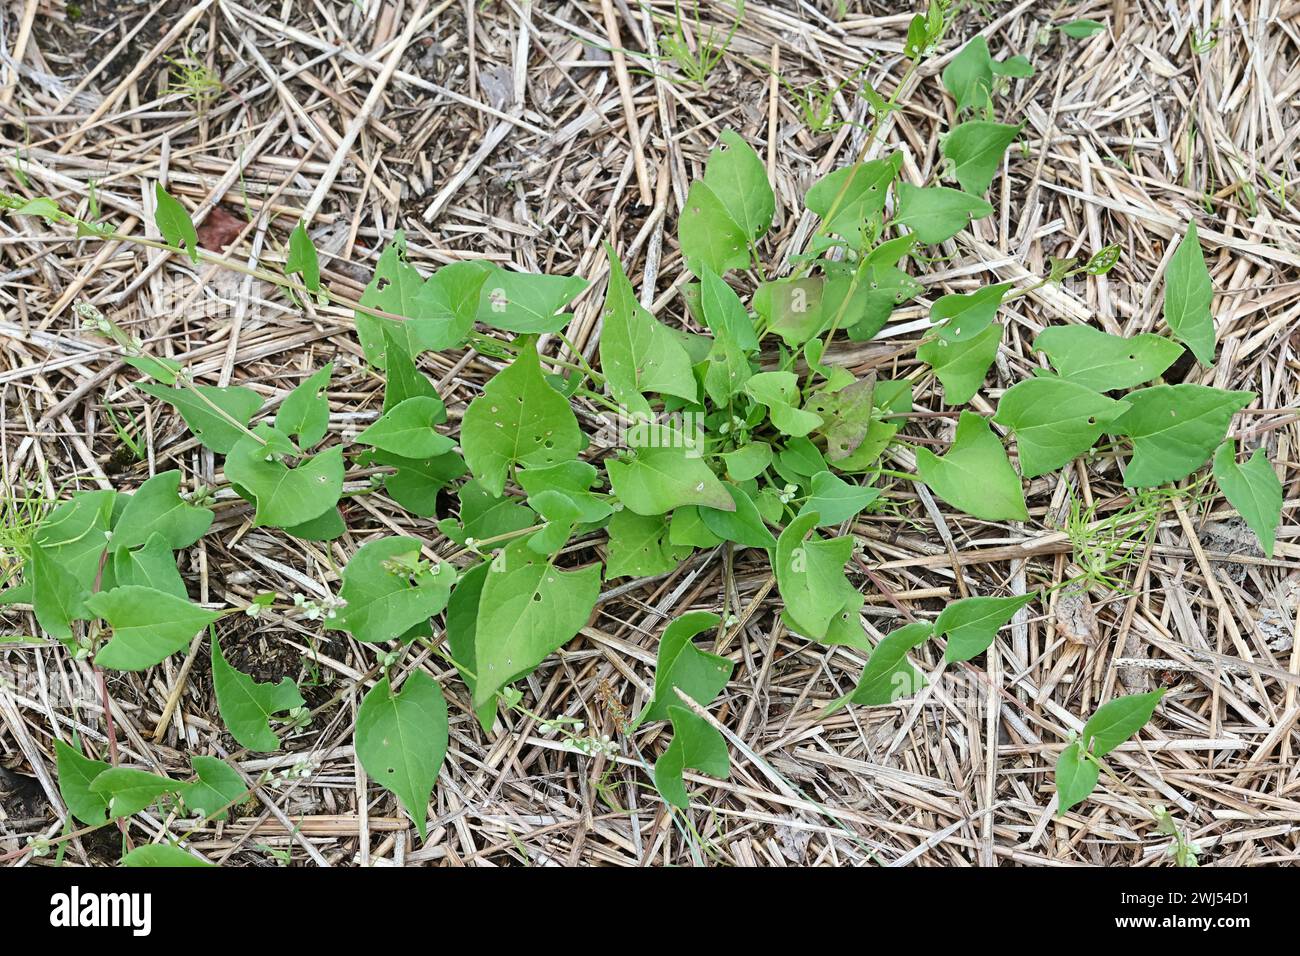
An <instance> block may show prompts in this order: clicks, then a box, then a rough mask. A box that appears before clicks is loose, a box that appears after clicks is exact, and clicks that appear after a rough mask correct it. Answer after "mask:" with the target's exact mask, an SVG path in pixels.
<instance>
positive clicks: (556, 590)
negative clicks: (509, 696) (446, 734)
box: [474, 541, 600, 709]
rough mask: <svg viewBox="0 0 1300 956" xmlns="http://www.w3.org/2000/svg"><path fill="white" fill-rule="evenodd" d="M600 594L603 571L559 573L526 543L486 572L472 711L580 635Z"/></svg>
mask: <svg viewBox="0 0 1300 956" xmlns="http://www.w3.org/2000/svg"><path fill="white" fill-rule="evenodd" d="M599 591H600V567H599V565H592V566H590V567H586V568H582V569H581V570H578V571H561V570H560V569H559V568H557V567H556V566H555V564H554V559H548V558H544V557H542V556H541V555H539V554H537V553H536V552H535V551H533V550H532V549H531V548H529V547H528V543H527V542H526V541H512V542H511V543H510V544H508V545H506V547H505V548H504V549H502V550H501V551H500V552H499V553H498V554H497V556H496V557H495V558H493V560H492V561H491V562H490V564H489V566H488V572H487V578H486V579H485V581H484V583H483V595H482V598H481V599H480V601H479V616H478V623H477V626H476V633H475V635H474V657H475V661H476V663H477V669H478V681H477V683H476V685H475V687H474V706H475V708H476V709H477V708H478V707H479V706H481V705H483V704H485V703H486V702H488V701H490V700H492V699H493V698H494V697H495V696H496V693H497V691H499V690H501V688H503V687H505V686H506V685H507V684H510V683H512V682H513V681H516V680H518V679H519V678H520V677H522V676H524V675H525V674H529V673H531V672H532V670H533V668H535V667H536V666H537V665H538V664H540V663H541V662H542V661H543V660H545V659H546V657H547V656H548V655H549V654H550V653H551V652H553V651H554V650H555V649H556V648H558V647H560V646H561V645H563V644H565V643H567V642H568V641H569V640H571V639H572V638H573V636H574V635H575V634H577V633H578V631H579V629H581V628H582V627H583V626H584V625H585V624H586V623H587V618H588V617H590V616H591V610H592V608H593V607H595V605H596V596H597V594H598V593H599Z"/></svg>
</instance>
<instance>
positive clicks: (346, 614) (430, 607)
mask: <svg viewBox="0 0 1300 956" xmlns="http://www.w3.org/2000/svg"><path fill="white" fill-rule="evenodd" d="M455 580H456V569H455V568H454V567H452V566H451V565H450V564H447V563H446V562H443V561H438V560H437V559H434V561H433V562H432V566H430V563H429V562H425V561H423V560H422V559H421V557H420V542H419V541H418V540H416V539H415V538H401V537H388V538H380V539H379V540H377V541H371V542H369V543H368V544H365V545H362V547H361V548H360V549H358V551H357V553H356V554H354V555H353V556H352V559H351V560H350V561H348V563H347V567H345V568H344V569H343V586H342V588H340V589H339V597H340V598H342V599H343V600H344V601H345V602H347V603H346V604H345V605H344V607H343V608H342V609H341V610H339V611H337V612H336V613H335V617H334V618H333V619H332V620H327V621H326V623H325V626H326V627H327V628H331V629H335V630H341V631H347V632H348V633H349V634H351V635H352V636H353V637H355V638H356V639H357V640H359V641H364V642H368V643H379V642H381V641H390V640H393V639H395V638H399V637H400V638H403V639H409V638H413V637H416V636H419V635H427V634H429V633H431V631H430V629H429V618H431V617H433V615H435V614H437V613H438V612H439V611H441V610H442V609H443V608H444V607H446V606H447V598H448V597H450V596H451V586H452V584H453V583H455Z"/></svg>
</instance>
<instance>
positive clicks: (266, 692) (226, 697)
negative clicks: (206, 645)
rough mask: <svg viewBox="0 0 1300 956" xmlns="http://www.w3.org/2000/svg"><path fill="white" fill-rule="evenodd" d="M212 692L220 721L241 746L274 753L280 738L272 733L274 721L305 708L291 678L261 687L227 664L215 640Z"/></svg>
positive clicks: (278, 746) (277, 748)
mask: <svg viewBox="0 0 1300 956" xmlns="http://www.w3.org/2000/svg"><path fill="white" fill-rule="evenodd" d="M212 689H213V691H215V692H216V695H217V709H218V710H219V711H220V712H221V722H222V723H224V724H225V725H226V729H227V730H229V731H230V736H232V737H234V738H235V740H236V741H238V743H239V745H240V746H241V747H247V748H248V749H249V750H257V751H261V752H263V753H271V752H273V751H276V750H279V749H280V738H279V737H278V736H276V734H275V732H274V731H272V730H271V718H272V717H273V716H274V715H276V714H279V713H284V712H286V711H291V710H295V709H297V708H299V707H302V706H303V699H302V694H301V693H299V691H298V685H297V684H295V683H294V682H293V681H292V680H290V679H289V678H288V677H285V678H282V679H281V680H280V682H279V683H278V684H271V683H265V684H259V683H258V682H257V681H255V680H253V678H251V677H249V676H248V675H247V674H244V673H241V672H240V671H237V670H235V669H234V668H233V667H231V666H230V664H229V663H228V662H227V661H226V657H225V655H224V654H223V653H222V652H221V645H220V644H219V643H218V642H217V641H216V639H215V638H214V639H213V641H212Z"/></svg>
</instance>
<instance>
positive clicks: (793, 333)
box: [753, 276, 843, 348]
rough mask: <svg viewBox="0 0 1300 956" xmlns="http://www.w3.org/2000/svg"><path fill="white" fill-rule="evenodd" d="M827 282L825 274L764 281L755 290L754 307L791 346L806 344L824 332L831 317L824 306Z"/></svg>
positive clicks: (769, 326) (766, 322)
mask: <svg viewBox="0 0 1300 956" xmlns="http://www.w3.org/2000/svg"><path fill="white" fill-rule="evenodd" d="M826 285H827V281H826V279H825V278H824V277H823V276H809V277H807V278H803V279H793V278H791V279H776V280H773V281H771V282H760V283H759V285H758V288H757V289H756V290H754V299H753V305H754V311H755V312H756V313H758V315H759V317H760V318H761V319H762V320H763V322H764V324H765V325H766V326H767V328H768V329H769V331H772V332H775V333H776V334H777V335H779V336H781V339H782V340H783V341H784V342H785V344H786V345H787V346H788V347H790V348H793V347H794V346H796V345H802V344H803V343H804V342H807V341H808V340H809V339H811V338H813V337H814V336H817V335H820V334H821V332H822V330H823V329H825V328H826V323H827V322H828V321H829V317H828V316H827V314H826V310H825V309H824V308H823V307H822V301H823V298H824V295H825V290H826ZM842 299H843V297H842V296H841V297H840V300H841V301H842Z"/></svg>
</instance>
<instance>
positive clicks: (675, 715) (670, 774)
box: [654, 704, 731, 810]
mask: <svg viewBox="0 0 1300 956" xmlns="http://www.w3.org/2000/svg"><path fill="white" fill-rule="evenodd" d="M668 719H669V720H671V721H672V724H673V740H672V743H670V744H669V745H668V749H667V750H665V751H664V752H663V753H662V754H661V755H660V757H659V759H658V760H656V761H655V772H654V781H655V789H656V790H658V791H659V794H660V796H662V797H663V798H664V799H665V800H666V801H668V803H670V804H672V805H673V806H674V807H677V808H678V809H679V810H685V809H686V808H687V807H689V806H690V797H689V796H688V795H687V793H686V782H685V781H684V780H683V779H682V772H683V771H684V770H686V769H688V768H689V769H691V770H698V771H700V772H701V773H707V774H708V775H709V776H710V777H718V778H720V779H725V778H726V777H729V776H730V775H731V759H730V757H729V756H728V755H727V742H726V740H724V739H723V737H722V734H720V733H718V731H717V730H715V729H714V728H713V727H712V726H711V725H710V724H709V722H708V721H707V720H705V719H704V718H703V717H698V716H696V715H695V714H694V713H692V712H691V711H689V710H687V709H686V708H685V707H681V706H678V705H675V704H670V705H669V706H668Z"/></svg>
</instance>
